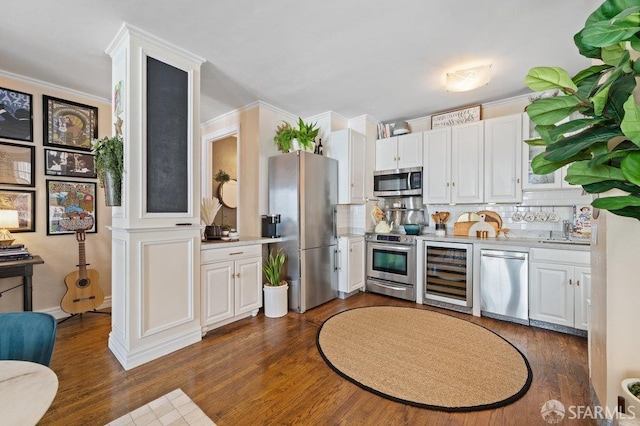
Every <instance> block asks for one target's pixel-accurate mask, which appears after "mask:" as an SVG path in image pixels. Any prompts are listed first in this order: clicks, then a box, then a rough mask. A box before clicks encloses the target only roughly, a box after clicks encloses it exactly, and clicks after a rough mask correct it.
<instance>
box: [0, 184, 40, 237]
mask: <svg viewBox="0 0 640 426" xmlns="http://www.w3.org/2000/svg"><path fill="white" fill-rule="evenodd" d="M0 209H2V210H18V223H19V225H20V226H19V228H18V229H9V231H11V232H35V231H36V216H35V212H36V192H35V191H21V190H18V189H0Z"/></svg>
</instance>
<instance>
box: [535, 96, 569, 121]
mask: <svg viewBox="0 0 640 426" xmlns="http://www.w3.org/2000/svg"><path fill="white" fill-rule="evenodd" d="M579 105H580V99H578V98H576V97H575V96H554V97H552V98H543V99H538V100H537V101H535V102H533V103H532V104H531V105H529V106H528V107H527V114H528V115H529V118H531V121H533V122H534V123H536V124H542V125H551V124H555V123H557V122H559V121H560V120H562V119H564V118H566V117H568V116H569V115H571V114H572V113H574V112H576V111H578V109H579Z"/></svg>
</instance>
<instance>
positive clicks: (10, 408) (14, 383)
mask: <svg viewBox="0 0 640 426" xmlns="http://www.w3.org/2000/svg"><path fill="white" fill-rule="evenodd" d="M57 391H58V376H56V373H54V372H53V370H51V369H50V368H49V367H46V366H44V365H42V364H37V363H35V362H27V361H0V413H2V424H3V425H20V426H25V425H35V424H36V423H38V421H39V420H40V419H41V418H42V416H44V413H46V412H47V410H48V409H49V406H50V405H51V403H52V402H53V398H55V396H56V392H57Z"/></svg>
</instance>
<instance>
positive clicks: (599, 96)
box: [591, 84, 611, 115]
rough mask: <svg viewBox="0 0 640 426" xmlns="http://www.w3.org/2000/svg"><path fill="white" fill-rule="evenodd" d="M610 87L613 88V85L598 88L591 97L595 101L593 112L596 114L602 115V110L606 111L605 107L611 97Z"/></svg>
mask: <svg viewBox="0 0 640 426" xmlns="http://www.w3.org/2000/svg"><path fill="white" fill-rule="evenodd" d="M609 89H611V85H610V84H607V85H605V86H603V87H602V88H601V89H600V90H598V93H596V94H595V95H594V96H593V97H592V98H591V100H592V102H593V112H594V113H595V114H596V115H602V111H604V107H605V105H606V104H607V100H608V99H609Z"/></svg>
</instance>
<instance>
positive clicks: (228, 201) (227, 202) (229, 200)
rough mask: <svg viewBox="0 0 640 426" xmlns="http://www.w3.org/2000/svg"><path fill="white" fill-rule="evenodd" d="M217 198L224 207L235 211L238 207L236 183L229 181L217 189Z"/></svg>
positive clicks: (232, 180)
mask: <svg viewBox="0 0 640 426" xmlns="http://www.w3.org/2000/svg"><path fill="white" fill-rule="evenodd" d="M218 198H220V201H222V204H223V205H224V206H225V207H228V208H230V209H235V208H236V207H238V181H237V180H235V179H231V180H230V181H228V182H225V183H223V184H221V185H220V186H219V187H218Z"/></svg>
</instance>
